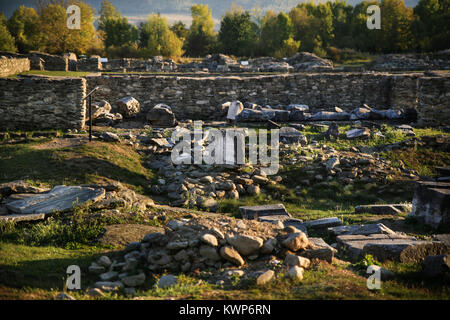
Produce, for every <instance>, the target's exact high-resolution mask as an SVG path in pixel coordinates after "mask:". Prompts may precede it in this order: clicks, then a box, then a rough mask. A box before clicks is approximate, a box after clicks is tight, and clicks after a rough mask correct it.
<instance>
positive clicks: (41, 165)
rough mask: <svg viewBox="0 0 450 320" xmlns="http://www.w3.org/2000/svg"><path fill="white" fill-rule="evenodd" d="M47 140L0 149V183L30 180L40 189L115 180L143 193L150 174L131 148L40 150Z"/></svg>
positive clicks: (100, 146) (86, 145) (98, 146)
mask: <svg viewBox="0 0 450 320" xmlns="http://www.w3.org/2000/svg"><path fill="white" fill-rule="evenodd" d="M48 141H49V140H48V139H37V140H35V141H30V142H28V143H18V144H8V145H2V147H1V148H0V168H1V170H0V182H7V181H12V180H17V179H30V180H34V181H35V182H36V183H37V184H43V185H50V186H54V185H58V184H66V185H75V184H87V183H96V182H100V181H105V180H108V179H112V180H118V181H121V182H122V183H125V184H126V185H128V186H129V187H130V188H132V189H134V190H135V191H140V192H143V191H144V190H145V189H146V188H147V185H148V184H149V183H150V181H151V179H152V178H153V177H154V176H153V173H152V172H151V171H150V170H148V169H146V168H145V167H144V166H143V162H144V160H145V159H144V157H143V156H141V155H139V154H138V153H137V152H136V151H135V150H134V149H133V148H132V147H130V146H125V145H122V144H116V143H106V142H99V141H94V142H91V143H87V142H83V143H81V144H80V145H77V146H73V147H61V148H56V149H45V148H40V146H41V145H42V144H44V143H45V142H48Z"/></svg>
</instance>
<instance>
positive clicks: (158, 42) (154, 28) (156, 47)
mask: <svg viewBox="0 0 450 320" xmlns="http://www.w3.org/2000/svg"><path fill="white" fill-rule="evenodd" d="M139 29H140V43H141V46H142V47H144V48H146V49H147V53H148V54H149V55H150V56H157V55H162V56H166V57H180V56H181V55H183V49H182V48H183V41H181V40H180V39H179V38H178V37H177V35H176V34H175V33H174V32H173V31H171V30H170V28H169V24H168V22H167V19H166V18H164V17H161V16H160V15H159V14H151V15H150V16H149V17H148V19H147V21H146V22H145V23H142V24H141V25H140V28H139Z"/></svg>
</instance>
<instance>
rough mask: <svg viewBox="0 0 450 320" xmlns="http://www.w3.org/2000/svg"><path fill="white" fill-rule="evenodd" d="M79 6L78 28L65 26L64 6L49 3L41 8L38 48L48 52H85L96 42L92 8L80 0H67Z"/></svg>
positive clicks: (65, 14)
mask: <svg viewBox="0 0 450 320" xmlns="http://www.w3.org/2000/svg"><path fill="white" fill-rule="evenodd" d="M68 4H69V5H71V4H75V5H77V6H79V8H80V13H81V19H80V24H81V26H80V29H69V28H68V27H67V13H66V8H64V7H62V6H60V5H57V4H50V5H48V6H47V7H45V8H43V9H42V13H41V14H40V17H39V26H40V32H41V36H40V49H41V50H43V51H46V52H49V53H64V52H67V51H71V52H75V53H77V54H83V53H85V52H86V51H87V50H88V49H89V48H90V47H91V46H92V44H93V43H94V42H96V31H95V27H94V12H93V9H92V8H91V7H90V6H89V5H88V4H86V3H84V2H82V1H68Z"/></svg>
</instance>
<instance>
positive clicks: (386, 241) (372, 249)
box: [336, 234, 431, 261]
mask: <svg viewBox="0 0 450 320" xmlns="http://www.w3.org/2000/svg"><path fill="white" fill-rule="evenodd" d="M336 241H337V244H338V248H339V251H342V252H344V253H345V254H346V255H347V256H348V257H349V258H350V259H351V260H352V261H357V260H358V259H360V258H362V257H363V256H364V255H365V254H372V255H373V256H374V257H375V258H376V259H377V260H380V261H383V260H400V255H401V253H402V252H403V251H404V250H406V249H407V248H408V247H410V246H415V245H419V244H428V243H431V242H430V241H420V240H416V239H415V238H414V237H408V236H402V235H399V234H396V235H387V234H371V235H367V236H366V235H342V236H337V237H336Z"/></svg>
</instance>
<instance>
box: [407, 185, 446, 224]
mask: <svg viewBox="0 0 450 320" xmlns="http://www.w3.org/2000/svg"><path fill="white" fill-rule="evenodd" d="M412 206H413V208H412V211H411V213H410V215H409V216H411V217H413V218H415V219H418V220H420V221H423V223H425V224H426V225H428V226H430V227H432V228H436V229H437V228H438V227H441V226H448V225H450V183H445V182H418V183H417V184H416V188H415V191H414V197H413V201H412Z"/></svg>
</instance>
